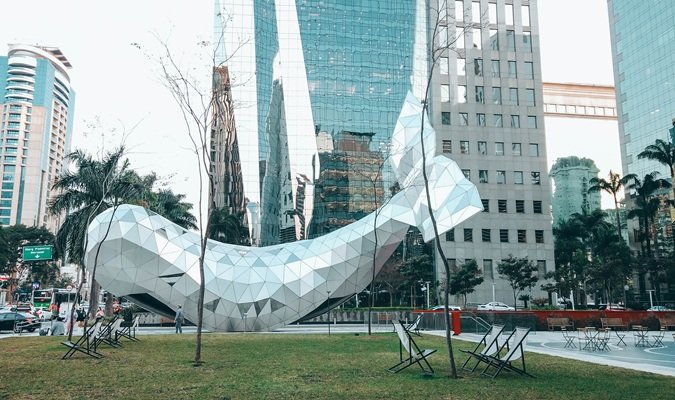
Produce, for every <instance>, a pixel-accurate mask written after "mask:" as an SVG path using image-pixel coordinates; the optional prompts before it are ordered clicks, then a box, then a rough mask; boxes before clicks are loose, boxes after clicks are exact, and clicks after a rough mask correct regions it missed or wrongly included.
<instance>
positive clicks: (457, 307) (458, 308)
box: [431, 305, 462, 311]
mask: <svg viewBox="0 0 675 400" xmlns="http://www.w3.org/2000/svg"><path fill="white" fill-rule="evenodd" d="M444 308H445V306H443V305H441V306H434V307H431V309H432V310H433V311H437V310H443V309H444ZM448 309H449V310H450V311H462V307H460V306H453V305H449V306H448Z"/></svg>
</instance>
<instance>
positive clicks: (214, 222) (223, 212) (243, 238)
mask: <svg viewBox="0 0 675 400" xmlns="http://www.w3.org/2000/svg"><path fill="white" fill-rule="evenodd" d="M210 225H211V227H210V229H209V239H213V240H218V241H220V242H223V243H230V244H247V243H248V236H249V235H248V229H247V228H246V227H245V226H244V224H243V216H241V215H236V214H234V213H231V212H230V210H229V208H228V207H223V208H217V209H214V210H213V212H212V213H211V224H210Z"/></svg>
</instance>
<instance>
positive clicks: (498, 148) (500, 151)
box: [495, 142, 504, 156]
mask: <svg viewBox="0 0 675 400" xmlns="http://www.w3.org/2000/svg"><path fill="white" fill-rule="evenodd" d="M495 155H497V156H503V155H504V142H495Z"/></svg>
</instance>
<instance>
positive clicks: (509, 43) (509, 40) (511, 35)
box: [506, 31, 516, 51]
mask: <svg viewBox="0 0 675 400" xmlns="http://www.w3.org/2000/svg"><path fill="white" fill-rule="evenodd" d="M506 49H507V50H508V51H516V32H515V31H506Z"/></svg>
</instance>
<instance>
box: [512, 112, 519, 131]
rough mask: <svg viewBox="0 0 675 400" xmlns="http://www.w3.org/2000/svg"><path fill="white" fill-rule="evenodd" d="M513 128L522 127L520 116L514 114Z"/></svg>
mask: <svg viewBox="0 0 675 400" xmlns="http://www.w3.org/2000/svg"><path fill="white" fill-rule="evenodd" d="M511 128H520V116H519V115H512V116H511Z"/></svg>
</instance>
